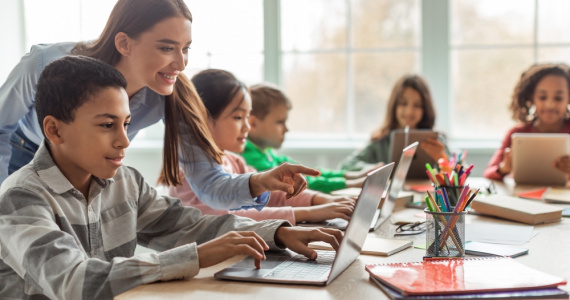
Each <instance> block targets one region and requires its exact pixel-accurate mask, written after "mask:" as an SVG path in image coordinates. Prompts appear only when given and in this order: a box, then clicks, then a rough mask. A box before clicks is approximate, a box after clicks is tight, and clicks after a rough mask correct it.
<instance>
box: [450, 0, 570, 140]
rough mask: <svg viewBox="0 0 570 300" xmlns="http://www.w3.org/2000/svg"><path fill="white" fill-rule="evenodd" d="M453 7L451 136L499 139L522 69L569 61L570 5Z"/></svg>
mask: <svg viewBox="0 0 570 300" xmlns="http://www.w3.org/2000/svg"><path fill="white" fill-rule="evenodd" d="M450 3H451V14H450V15H451V18H450V22H451V45H450V51H449V52H450V57H451V66H452V76H451V78H453V80H452V81H453V82H452V88H453V92H452V94H451V99H450V101H449V105H450V106H452V107H453V109H452V110H451V114H450V116H449V119H450V123H451V128H450V129H449V132H450V133H451V135H452V136H454V137H459V136H469V137H472V138H479V139H482V138H487V139H488V138H496V139H501V138H502V137H503V136H504V134H505V132H506V131H507V130H508V128H509V127H511V126H512V125H513V124H514V121H512V120H511V118H510V116H511V113H510V111H509V110H508V105H509V103H510V99H511V95H512V92H513V89H514V87H515V84H516V83H517V81H518V78H519V77H520V74H521V72H522V71H524V70H525V69H527V68H528V67H529V66H530V65H531V64H533V63H546V62H553V63H558V62H565V63H569V62H570V33H568V30H567V28H568V25H570V21H569V19H568V17H567V15H566V13H565V12H566V11H568V9H570V3H568V2H567V1H560V0H540V1H537V0H510V1H507V0H503V1H493V0H454V1H450Z"/></svg>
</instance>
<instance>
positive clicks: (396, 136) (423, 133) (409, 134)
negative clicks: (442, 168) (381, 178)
mask: <svg viewBox="0 0 570 300" xmlns="http://www.w3.org/2000/svg"><path fill="white" fill-rule="evenodd" d="M428 138H431V139H434V140H437V139H438V133H437V132H435V131H432V130H430V129H408V130H406V129H395V130H392V131H391V132H390V150H389V152H388V159H389V160H388V161H393V162H397V161H399V160H400V156H401V154H402V150H403V149H404V148H406V147H407V146H408V145H410V144H411V143H413V142H422V141H424V140H426V139H428ZM426 163H429V164H430V165H433V164H435V160H434V159H433V158H431V156H429V155H428V154H427V153H426V152H425V151H424V150H422V149H418V150H417V152H416V155H415V156H414V159H413V160H412V164H411V166H410V170H409V171H408V175H407V177H406V178H409V179H412V178H413V179H428V177H427V175H426ZM396 167H398V164H397V163H396Z"/></svg>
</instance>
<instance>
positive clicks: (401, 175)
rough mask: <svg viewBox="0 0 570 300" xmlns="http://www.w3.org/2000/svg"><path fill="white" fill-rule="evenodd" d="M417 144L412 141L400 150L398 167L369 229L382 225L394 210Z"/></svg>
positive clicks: (372, 229)
mask: <svg viewBox="0 0 570 300" xmlns="http://www.w3.org/2000/svg"><path fill="white" fill-rule="evenodd" d="M419 144H420V143H419V142H414V143H413V144H411V145H409V146H408V147H406V148H404V150H402V156H400V161H399V162H398V167H397V168H396V171H395V172H394V175H393V176H392V180H391V181H390V189H389V190H388V196H387V197H386V198H384V201H382V202H383V203H381V205H380V206H379V207H380V208H378V209H376V212H375V213H374V218H372V222H371V223H370V231H374V230H376V229H378V228H380V226H382V224H384V222H386V220H388V219H389V218H390V216H391V215H392V213H393V212H394V208H395V207H396V200H398V194H400V192H401V191H402V189H403V188H404V182H405V181H406V175H407V174H408V170H409V169H410V165H411V164H412V161H413V159H414V156H415V154H416V151H417V149H418V146H419Z"/></svg>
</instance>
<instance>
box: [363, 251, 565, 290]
mask: <svg viewBox="0 0 570 300" xmlns="http://www.w3.org/2000/svg"><path fill="white" fill-rule="evenodd" d="M365 268H366V271H368V272H369V273H370V276H371V277H373V278H374V279H376V280H378V281H379V282H380V283H382V284H384V285H386V286H388V287H390V288H391V289H393V290H395V291H397V292H398V293H399V294H402V295H438V294H439V295H443V294H465V293H479V292H501V291H503V292H504V291H519V290H532V289H543V288H556V287H557V286H559V285H564V284H566V280H565V279H564V278H561V277H558V276H553V275H550V274H547V273H544V272H542V271H539V270H535V269H532V268H530V267H527V266H525V265H523V264H521V263H519V262H517V261H516V260H514V259H512V258H510V257H482V258H465V259H443V260H427V261H423V262H412V263H386V264H370V265H366V267H365Z"/></svg>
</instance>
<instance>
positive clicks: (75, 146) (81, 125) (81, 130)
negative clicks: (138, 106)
mask: <svg viewBox="0 0 570 300" xmlns="http://www.w3.org/2000/svg"><path fill="white" fill-rule="evenodd" d="M48 117H49V116H48ZM46 118H47V117H46ZM130 119H131V113H130V110H129V98H128V96H127V93H126V91H125V90H124V89H117V88H105V89H102V90H101V91H99V92H98V93H97V94H96V95H94V96H92V97H91V99H90V100H88V101H87V102H85V103H84V104H83V105H81V106H80V107H79V108H78V109H77V110H76V111H75V118H74V120H73V122H70V123H68V124H66V123H64V122H61V121H59V122H58V131H57V133H58V137H57V139H54V141H52V143H51V144H50V149H51V152H52V156H53V157H54V160H55V162H56V164H57V165H58V167H59V168H60V169H61V170H62V172H63V174H64V175H65V176H66V177H67V178H68V179H69V181H70V182H71V183H72V184H73V185H74V186H75V187H76V188H77V185H76V183H78V184H85V183H88V182H89V181H90V180H91V175H93V176H95V177H98V178H104V179H106V178H111V177H113V176H114V175H115V173H116V171H117V169H118V168H119V167H120V166H121V165H122V159H123V158H124V156H125V149H126V148H127V147H128V146H129V139H128V138H127V126H128V124H129V122H130ZM50 140H51V139H50Z"/></svg>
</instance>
